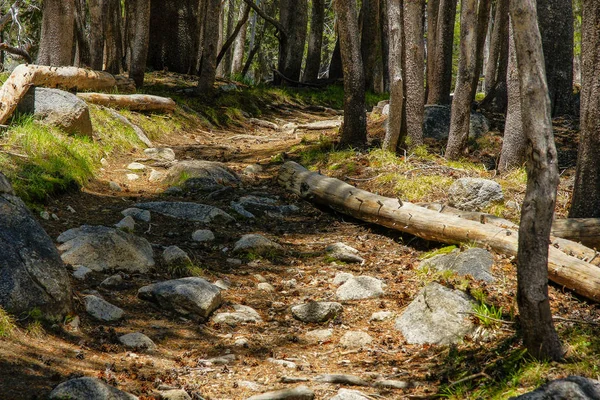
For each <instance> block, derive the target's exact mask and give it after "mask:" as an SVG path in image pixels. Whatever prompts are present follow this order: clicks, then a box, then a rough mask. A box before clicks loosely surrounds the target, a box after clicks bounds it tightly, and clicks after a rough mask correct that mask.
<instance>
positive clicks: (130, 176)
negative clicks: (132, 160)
mask: <svg viewBox="0 0 600 400" xmlns="http://www.w3.org/2000/svg"><path fill="white" fill-rule="evenodd" d="M125 176H126V177H127V180H130V181H135V180H138V179H140V176H139V175H137V174H127V175H125Z"/></svg>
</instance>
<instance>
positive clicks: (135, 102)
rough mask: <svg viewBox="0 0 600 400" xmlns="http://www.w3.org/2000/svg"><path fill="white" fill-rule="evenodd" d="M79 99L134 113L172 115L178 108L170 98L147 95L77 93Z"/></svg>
mask: <svg viewBox="0 0 600 400" xmlns="http://www.w3.org/2000/svg"><path fill="white" fill-rule="evenodd" d="M77 97H79V98H80V99H82V100H84V101H85V102H87V103H92V104H99V105H101V106H105V107H112V108H119V109H121V108H125V109H127V110H132V111H151V112H162V113H172V112H173V111H174V110H175V106H176V104H175V102H174V101H173V100H172V99H170V98H168V97H160V96H151V95H147V94H132V95H123V94H105V93H77Z"/></svg>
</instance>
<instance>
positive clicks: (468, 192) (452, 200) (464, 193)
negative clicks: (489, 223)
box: [448, 178, 504, 211]
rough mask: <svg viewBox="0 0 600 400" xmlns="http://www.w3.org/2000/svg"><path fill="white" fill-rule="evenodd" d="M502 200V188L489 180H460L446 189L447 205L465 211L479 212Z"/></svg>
mask: <svg viewBox="0 0 600 400" xmlns="http://www.w3.org/2000/svg"><path fill="white" fill-rule="evenodd" d="M502 199H504V194H503V193H502V187H501V186H500V184H499V183H498V182H495V181H492V180H489V179H483V178H460V179H457V180H456V181H454V183H453V184H452V185H451V186H450V188H449V189H448V203H449V204H450V205H451V206H453V207H456V208H458V209H460V210H465V211H479V210H481V209H482V208H483V207H486V206H488V205H490V204H492V203H494V202H498V201H501V200H502Z"/></svg>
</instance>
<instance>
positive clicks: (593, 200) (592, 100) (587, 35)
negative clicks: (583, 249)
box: [569, 0, 600, 218]
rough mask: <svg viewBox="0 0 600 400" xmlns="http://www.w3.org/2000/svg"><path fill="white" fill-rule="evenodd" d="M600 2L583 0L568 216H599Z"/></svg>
mask: <svg viewBox="0 0 600 400" xmlns="http://www.w3.org/2000/svg"><path fill="white" fill-rule="evenodd" d="M598 60H600V3H598V2H597V1H595V0H584V1H583V16H582V37H581V112H580V129H581V137H580V139H579V153H578V157H577V172H576V175H575V187H574V190H573V199H572V200H571V209H570V210H569V217H571V218H578V217H579V218H583V217H585V218H590V217H594V218H598V217H600V207H598V204H600V167H599V160H600V63H598Z"/></svg>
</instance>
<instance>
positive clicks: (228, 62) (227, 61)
mask: <svg viewBox="0 0 600 400" xmlns="http://www.w3.org/2000/svg"><path fill="white" fill-rule="evenodd" d="M244 5H246V3H244ZM236 9H237V8H236V6H235V0H229V2H228V8H227V31H226V33H225V37H226V38H229V37H231V34H232V33H233V24H234V23H235V21H234V20H235V11H236ZM223 12H225V11H223ZM219 31H222V29H219ZM221 42H222V41H221ZM221 47H222V43H219V48H221ZM232 63H233V50H232V49H231V48H229V49H228V50H227V53H225V57H224V63H223V67H222V68H223V69H222V73H223V76H229V75H231V71H232Z"/></svg>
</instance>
